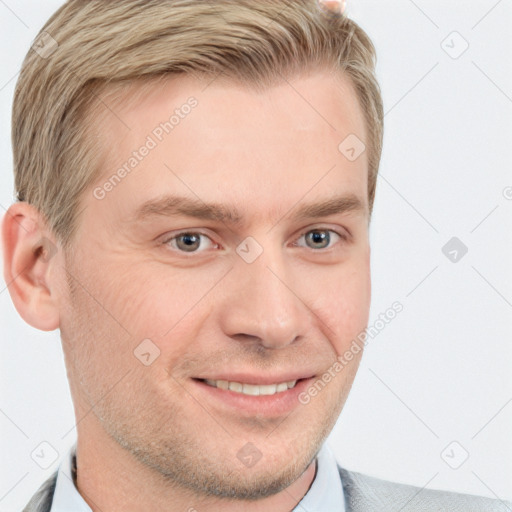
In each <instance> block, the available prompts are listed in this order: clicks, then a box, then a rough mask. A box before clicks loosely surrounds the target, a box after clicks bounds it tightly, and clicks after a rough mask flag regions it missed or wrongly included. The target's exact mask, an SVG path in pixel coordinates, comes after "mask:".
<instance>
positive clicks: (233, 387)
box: [205, 379, 297, 396]
mask: <svg viewBox="0 0 512 512" xmlns="http://www.w3.org/2000/svg"><path fill="white" fill-rule="evenodd" d="M205 382H206V384H208V385H209V386H213V387H217V388H220V389H224V390H228V389H229V390H230V391H235V392H236V393H242V394H244V395H250V396H259V395H274V394H275V393H281V392H283V391H287V390H288V389H291V388H293V387H294V386H295V384H297V381H296V380H289V381H288V382H280V383H279V384H266V385H262V386H258V385H255V384H242V383H241V382H228V381H227V380H211V379H205Z"/></svg>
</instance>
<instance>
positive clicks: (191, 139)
mask: <svg viewBox="0 0 512 512" xmlns="http://www.w3.org/2000/svg"><path fill="white" fill-rule="evenodd" d="M208 80H209V81H208ZM111 97H112V98H113V99H114V100H115V101H112V102H111V103H110V106H111V109H112V112H109V113H108V114H106V115H105V114H104V115H103V116H102V117H103V119H102V122H101V123H96V128H95V130H96V132H97V133H96V135H97V136H99V139H100V140H101V146H102V147H101V152H102V159H101V162H102V164H101V167H102V168H101V171H102V172H101V175H102V176H101V178H100V179H99V180H98V181H97V182H96V185H97V184H98V183H100V184H101V183H105V180H108V178H109V177H110V176H112V175H113V174H115V173H116V172H117V170H119V169H120V168H122V167H123V166H124V168H125V169H126V170H128V172H123V173H122V174H124V175H127V176H124V177H123V180H122V183H119V185H117V184H116V185H115V187H114V190H112V191H111V192H110V191H109V195H108V199H109V200H112V201H114V199H115V198H117V200H119V199H120V198H121V197H123V196H124V201H123V203H124V205H123V206H122V209H123V210H124V214H128V213H130V212H129V211H128V208H129V207H131V208H132V209H131V211H133V209H134V208H135V207H137V206H140V204H143V203H145V202H147V201H149V200H151V199H152V198H155V197H157V196H161V195H163V194H165V193H174V192H180V193H181V195H188V196H190V197H193V198H194V199H199V200H201V199H202V198H204V199H208V200H210V201H213V202H226V201H227V202H230V203H231V204H233V205H235V204H236V203H237V202H238V206H239V208H238V209H239V210H240V211H243V209H244V206H247V205H246V204H244V201H243V198H247V197H252V198H254V199H255V200H256V199H257V200H258V204H259V208H260V210H262V209H265V210H266V211H268V212H269V213H277V211H278V210H279V211H280V210H281V209H283V208H285V207H286V205H287V200H288V199H289V200H290V201H294V202H295V203H296V202H297V201H298V200H300V198H301V197H302V196H304V195H305V194H308V193H309V196H310V197H309V198H310V199H314V198H315V197H316V196H319V197H327V196H332V195H333V194H332V192H340V193H342V192H348V193H353V194H356V195H359V196H361V200H362V201H364V202H366V203H367V197H366V190H367V155H366V153H365V152H363V153H362V154H361V156H360V157H359V158H358V159H357V160H355V161H350V160H348V159H347V157H346V156H345V155H344V154H343V153H342V152H341V151H340V149H339V146H340V144H341V143H342V142H343V141H344V140H346V139H347V137H349V136H350V137H353V136H356V137H357V138H358V139H360V140H361V141H365V140H366V128H365V122H364V116H363V113H362V111H361V109H360V106H359V101H358V98H357V95H356V93H355V90H354V88H353V86H352V83H351V81H350V79H349V78H348V77H346V76H343V75H336V76H334V75H331V74H329V73H327V72H316V73H312V74H310V75H309V76H304V77H296V78H293V79H287V80H283V81H282V82H281V83H280V84H278V85H276V86H273V87H270V88H268V89H265V90H258V91H257V90H255V89H252V88H248V87H246V86H243V85H240V84H236V83H234V82H230V81H229V80H226V79H222V78H217V79H212V78H210V79H202V80H199V79H198V78H194V77H192V76H191V75H177V76H174V77H172V78H168V79H165V80H160V81H155V82H145V83H144V84H132V85H131V86H129V87H126V88H124V89H122V90H120V89H119V88H117V89H112V91H111ZM190 105H193V106H192V107H191V106H190ZM114 109H115V110H114ZM144 146H148V147H150V150H149V151H146V150H144V151H143V152H144V153H145V155H144V156H143V157H142V158H140V155H137V156H134V154H135V153H137V152H138V150H139V149H142V148H143V147H144ZM134 158H138V159H139V160H138V161H137V162H135V161H133V159H134ZM130 159H132V162H131V163H132V164H136V165H133V166H132V168H130V167H131V166H130V165H128V166H126V164H127V163H128V164H129V161H130ZM178 189H179V190H178ZM334 189H336V190H334ZM308 191H309V192H308ZM322 192H323V195H322ZM118 202H119V201H118ZM136 203H137V204H136Z"/></svg>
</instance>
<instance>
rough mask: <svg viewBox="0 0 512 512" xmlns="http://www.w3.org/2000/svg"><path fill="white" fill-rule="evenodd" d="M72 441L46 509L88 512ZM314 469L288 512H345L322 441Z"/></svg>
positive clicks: (335, 471) (329, 455)
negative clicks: (78, 483)
mask: <svg viewBox="0 0 512 512" xmlns="http://www.w3.org/2000/svg"><path fill="white" fill-rule="evenodd" d="M75 453H76V443H75V444H74V445H73V446H72V447H71V448H70V449H69V451H68V453H67V455H66V457H64V459H63V461H62V462H61V464H60V466H59V471H58V473H57V482H56V485H55V493H54V495H53V502H52V508H51V510H50V512H68V511H70V510H73V512H92V510H91V508H90V507H89V505H88V504H87V503H86V501H85V500H84V499H83V498H82V496H81V495H80V493H79V492H78V490H77V488H76V458H75ZM316 460H317V470H316V475H315V479H314V480H313V484H312V485H311V487H310V488H309V491H308V492H307V493H306V495H305V496H304V497H303V498H302V500H301V501H300V502H299V503H298V504H297V506H296V507H295V508H294V509H293V511H292V512H345V499H344V495H343V487H342V485H341V479H340V474H339V471H338V464H337V462H336V459H335V457H334V454H333V453H332V451H331V450H330V448H329V447H328V446H327V445H326V444H324V445H323V446H322V448H321V449H320V451H319V452H318V455H317V457H316Z"/></svg>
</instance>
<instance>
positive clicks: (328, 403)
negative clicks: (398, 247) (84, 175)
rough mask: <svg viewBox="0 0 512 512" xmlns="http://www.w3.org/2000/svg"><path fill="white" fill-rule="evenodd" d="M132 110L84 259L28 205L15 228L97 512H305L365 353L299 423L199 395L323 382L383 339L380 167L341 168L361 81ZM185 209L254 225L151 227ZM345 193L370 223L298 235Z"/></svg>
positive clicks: (237, 89)
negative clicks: (167, 124) (51, 337)
mask: <svg viewBox="0 0 512 512" xmlns="http://www.w3.org/2000/svg"><path fill="white" fill-rule="evenodd" d="M210 81H211V79H210ZM290 84H291V85H292V86H293V87H292V86H291V85H290ZM132 92H135V86H134V89H133V91H132ZM130 94H131V93H130V92H128V93H127V97H126V100H127V101H124V102H120V104H119V105H118V107H117V108H116V116H117V117H114V116H111V117H105V118H104V119H103V120H102V122H101V123H99V122H98V123H96V124H95V125H94V127H93V132H94V133H96V134H98V135H99V136H100V140H102V141H103V148H104V153H103V155H102V159H103V160H102V161H103V163H102V169H103V172H102V176H101V177H99V178H98V179H97V180H96V181H95V183H93V184H92V186H91V187H90V189H89V190H88V191H87V192H86V193H84V195H83V197H82V204H81V208H80V209H81V210H82V213H81V215H80V218H79V227H78V231H77V233H76V236H75V237H74V239H73V241H72V244H71V246H70V247H69V248H68V249H66V250H64V249H63V248H62V247H61V245H60V243H59V241H58V240H57V239H56V238H55V236H54V235H53V233H52V232H51V230H49V229H48V227H47V226H46V225H45V223H44V221H43V218H42V216H41V215H40V214H39V212H37V210H35V209H34V208H33V207H32V206H30V205H28V204H26V203H17V204H14V205H13V206H11V208H10V209H9V211H8V213H7V215H6V216H5V218H4V223H3V239H4V256H5V258H4V259H5V269H4V273H5V278H6V282H7V283H10V284H9V290H10V293H11V296H12V299H13V301H14V304H15V306H16V308H17V310H18V312H19V313H20V315H21V316H22V317H23V318H24V319H25V320H26V321H27V322H28V323H29V324H31V325H33V326H35V327H37V328H39V329H44V330H52V329H56V328H59V329H60V332H61V337H62V345H63V350H64V355H65V360H66V367H67V371H68V378H69V382H70V387H71V393H72V398H73V402H74V406H75V414H76V422H77V427H76V428H77V435H78V442H77V463H78V482H77V485H78V489H79V491H80V492H81V494H82V496H83V497H84V499H85V500H86V501H87V502H88V504H89V506H90V507H91V509H92V510H93V511H94V512H96V511H100V510H101V511H103V512H106V511H111V510H112V511H113V510H125V511H127V512H131V511H134V512H135V511H142V510H152V511H155V512H158V511H164V510H168V507H169V503H172V504H173V510H194V509H197V510H201V511H208V510H219V507H221V508H222V510H224V511H228V512H229V511H232V510H241V509H243V510H244V511H250V512H252V511H260V510H261V511H263V510H275V511H287V510H291V509H293V507H294V506H295V505H296V504H297V503H298V502H299V501H300V499H301V498H302V497H303V496H304V494H305V493H306V492H307V490H308V489H309V487H310V486H311V484H312V482H313V479H314V476H315V462H314V457H315V455H316V453H317V452H318V450H319V449H320V447H321V444H322V443H323V441H324V440H325V438H326V437H327V435H328V434H329V432H330V431H331V429H332V427H333V426H334V424H335V422H336V419H337V418H338V415H339V413H340V412H341V409H342V407H343V405H344V403H345V400H346V398H347V396H348V393H349V391H350V388H351V385H352V382H353V379H354V377H355V375H356V371H357V368H358V366H359V362H360V358H361V356H362V351H361V352H359V354H358V355H356V356H354V359H353V360H352V361H351V362H350V363H349V364H348V365H347V366H345V367H344V368H343V370H342V371H340V372H338V373H337V374H336V377H335V378H333V379H332V380H331V382H329V384H328V385H327V386H326V387H325V388H324V389H323V390H322V391H321V392H319V393H318V395H317V396H315V397H314V398H312V399H311V401H310V402H309V403H308V404H306V405H304V404H300V403H298V404H297V405H296V406H294V408H293V409H292V410H291V412H289V413H287V414H286V415H266V416H265V415H262V414H251V413H247V412H246V411H237V410H236V409H235V408H233V407H229V406H227V405H226V404H224V403H223V402H221V401H219V400H210V399H209V397H208V395H207V394H206V393H204V392H203V390H202V389H201V388H200V387H199V386H198V384H197V383H196V382H195V381H194V380H193V378H194V377H197V376H203V377H204V376H208V375H216V374H218V372H219V371H225V372H234V371H244V372H250V373H254V374H258V375H263V374H272V375H277V374H279V375H280V374H284V373H285V372H290V371H296V370H297V371H298V370H300V371H303V372H304V373H308V374H309V375H314V376H316V377H320V376H321V375H322V374H323V373H324V372H325V371H327V370H328V368H329V367H331V366H332V364H333V363H334V361H335V360H336V357H337V356H338V355H340V354H343V352H345V350H347V349H348V348H349V346H350V343H351V341H352V340H353V339H355V338H356V337H357V335H358V334H359V333H361V332H362V331H363V330H364V329H365V327H366V326H367V323H368V314H369V308H370V291H371V285H370V247H369V241H368V224H369V217H368V198H367V179H368V177H367V155H366V153H363V154H362V155H361V156H360V157H359V158H358V159H357V160H355V161H353V162H351V161H349V160H348V159H346V158H345V157H344V156H343V155H342V154H341V153H340V151H338V145H339V144H340V142H341V141H343V139H345V137H347V136H348V135H349V134H356V135H357V136H358V137H359V138H360V139H362V140H365V139H366V132H365V125H364V120H363V115H362V112H361V110H360V107H359V104H358V102H357V98H356V94H355V92H354V89H353V87H352V86H351V83H350V82H349V80H348V79H347V78H346V77H343V76H341V77H337V78H335V77H333V76H331V75H329V74H328V73H326V72H321V71H315V72H314V73H311V74H310V75H309V76H303V77H295V78H294V79H293V80H289V83H285V82H283V83H282V84H280V85H278V86H274V87H271V88H269V89H266V90H265V91H264V92H255V91H253V90H249V89H248V88H246V87H243V86H241V85H235V84H234V83H230V82H228V81H221V80H220V79H218V80H216V81H214V82H213V83H211V84H210V85H209V86H208V87H206V85H205V82H201V81H199V80H198V79H197V78H193V77H191V76H189V75H182V76H179V77H174V78H173V79H172V80H168V81H166V82H165V83H159V84H155V85H154V88H153V89H152V90H151V93H150V94H146V95H144V97H143V98H142V99H140V98H139V99H137V101H136V102H132V103H130V101H128V100H129V97H130V96H129V95H130ZM190 96H194V97H195V98H196V99H197V101H198V105H197V107H196V108H194V109H193V110H192V112H191V113H190V114H189V115H188V116H186V118H185V119H183V120H181V121H180V124H179V125H178V126H176V127H175V128H174V130H173V131H172V134H170V135H168V136H166V137H165V138H164V140H163V141H162V142H161V143H159V144H158V146H157V147H156V148H155V149H153V150H152V151H151V152H150V153H149V155H148V156H147V157H145V158H144V159H143V161H141V162H140V163H139V164H138V166H137V167H136V168H135V169H134V170H133V171H132V172H131V173H130V174H129V175H127V176H126V177H125V178H124V179H123V180H122V182H121V183H119V184H117V185H116V186H115V187H114V188H113V190H111V191H110V192H109V193H108V194H107V195H106V196H105V198H104V199H102V200H98V199H96V198H95V197H94V195H93V190H94V188H95V187H98V186H102V184H104V183H105V180H106V179H108V177H109V176H111V175H112V174H113V173H114V172H115V171H116V169H117V168H118V167H119V166H121V165H122V164H123V163H124V162H125V161H126V160H127V159H128V158H129V156H130V155H131V153H132V152H133V151H134V150H136V149H138V148H139V147H140V146H141V145H142V144H143V143H144V141H145V140H146V137H147V136H148V134H150V133H151V132H152V130H153V129H154V128H155V126H157V125H158V124H159V123H160V122H162V121H163V120H165V119H168V117H169V112H171V113H172V111H173V110H174V109H175V108H177V107H179V106H180V105H183V104H184V103H186V101H187V98H189V97H190ZM118 117H119V118H121V119H122V120H123V122H124V123H125V124H126V125H128V126H129V127H130V128H131V129H130V130H129V131H128V130H126V128H124V126H121V123H120V122H119V120H118V119H117V118H118ZM170 193H175V194H180V195H184V196H187V197H190V198H193V199H197V198H199V199H200V200H201V201H204V202H207V203H209V202H217V203H222V204H224V205H227V206H231V207H236V208H237V209H238V211H239V213H240V215H241V216H242V217H243V218H244V223H242V224H240V225H231V224H229V223H225V222H219V221H217V220H204V219H195V218H190V217H186V216H178V217H175V216H169V215H166V214H154V215H151V216H148V217H146V218H145V219H143V220H136V211H137V209H138V208H139V207H140V206H141V205H142V204H143V203H144V202H146V201H148V200H151V199H154V198H158V197H161V196H162V195H165V194H170ZM334 194H336V195H338V194H353V195H355V196H357V197H358V198H359V199H360V201H361V203H362V205H363V209H362V210H361V211H351V212H341V213H337V214H332V215H329V216H323V217H319V218H306V219H295V218H294V217H293V214H294V212H295V211H296V209H297V208H298V207H300V206H301V205H303V204H304V203H309V202H316V201H321V200H324V199H328V198H330V197H332V196H333V195H334ZM315 229H316V230H320V231H321V232H322V233H324V234H325V230H332V231H328V233H329V234H330V237H331V239H330V242H326V243H325V245H326V248H323V245H322V242H318V241H317V242H316V245H315V242H314V241H313V242H312V241H311V240H309V241H308V237H307V236H305V235H306V234H307V233H310V232H311V231H314V230H315ZM183 231H187V232H189V233H190V232H194V233H197V232H200V233H201V234H203V235H205V236H203V237H202V238H201V240H200V241H199V242H197V243H196V245H194V247H197V249H196V250H197V252H195V253H194V252H186V251H184V250H183V246H184V244H183V238H181V239H180V240H181V244H180V245H177V240H176V238H175V239H174V242H171V241H169V239H170V238H171V237H172V236H176V235H177V234H179V233H183ZM335 233H340V234H344V235H347V240H343V239H342V238H340V237H338V236H336V234H335ZM248 236H251V237H253V238H254V239H255V240H256V241H257V242H258V244H259V245H260V246H261V248H262V249H263V252H262V254H261V255H260V256H259V257H258V258H257V259H256V260H255V261H254V262H252V263H250V264H249V263H247V262H246V261H244V259H242V258H241V257H240V256H239V254H238V253H237V252H236V248H237V247H238V245H239V244H240V243H241V242H242V241H243V240H244V239H246V237H248ZM42 237H46V238H48V239H49V240H51V241H52V242H53V243H54V244H55V247H56V249H57V252H56V254H55V255H53V256H52V257H45V253H44V251H43V252H37V251H36V252H34V250H33V248H34V247H38V244H39V241H40V240H41V238H42ZM180 248H181V249H180ZM180 250H181V252H180ZM50 256H51V255H50ZM148 338H149V339H151V340H152V343H153V344H154V345H155V346H157V347H158V349H159V351H160V354H159V356H158V357H157V358H156V359H155V360H154V361H153V362H152V364H150V365H148V366H146V365H144V364H142V363H141V362H140V360H139V359H137V358H136V357H134V350H135V349H136V347H137V346H138V345H139V344H140V343H141V341H142V340H144V339H148ZM248 442H251V443H252V444H253V445H254V446H255V447H257V449H258V450H259V452H260V453H261V459H260V460H259V461H258V462H257V463H256V464H254V465H253V466H252V467H246V466H245V465H244V464H242V463H241V462H240V459H239V458H238V457H237V453H238V452H239V450H240V449H241V448H242V447H243V446H244V445H246V443H248Z"/></svg>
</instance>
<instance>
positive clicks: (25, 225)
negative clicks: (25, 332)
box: [2, 202, 59, 331]
mask: <svg viewBox="0 0 512 512" xmlns="http://www.w3.org/2000/svg"><path fill="white" fill-rule="evenodd" d="M2 238H3V256H4V278H5V282H6V285H7V287H8V289H9V293H10V295H11V298H12V301H13V303H14V306H15V307H16V310H17V311H18V313H19V314H20V316H21V317H22V318H23V319H24V320H25V321H26V322H27V323H28V324H30V325H31V326H33V327H35V328H37V329H41V330H43V331H52V330H54V329H56V328H57V327H59V308H58V302H57V298H56V286H55V283H53V282H52V275H53V274H52V272H51V271H52V269H54V266H55V265H56V264H57V263H56V259H57V258H56V256H57V252H58V248H57V243H56V240H55V238H54V237H53V235H52V234H51V233H50V232H49V230H47V228H46V224H45V222H44V220H43V217H42V215H41V214H40V213H39V212H38V211H37V210H36V209H35V208H34V207H33V206H31V205H29V204H27V203H23V202H19V203H15V204H13V205H12V206H11V207H10V208H9V209H8V210H7V212H6V214H5V216H4V219H3V222H2ZM52 292H53V293H52Z"/></svg>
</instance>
